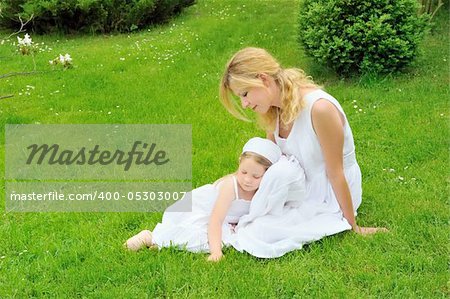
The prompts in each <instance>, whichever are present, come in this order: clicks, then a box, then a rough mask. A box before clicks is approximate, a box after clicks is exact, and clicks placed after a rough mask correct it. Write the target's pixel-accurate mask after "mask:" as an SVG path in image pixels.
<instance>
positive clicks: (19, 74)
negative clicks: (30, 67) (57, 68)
mask: <svg viewBox="0 0 450 299" xmlns="http://www.w3.org/2000/svg"><path fill="white" fill-rule="evenodd" d="M38 73H43V71H31V72H11V73H7V74H4V75H0V79H3V78H7V77H12V76H22V75H23V76H27V75H33V74H38Z"/></svg>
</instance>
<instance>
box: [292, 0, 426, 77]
mask: <svg viewBox="0 0 450 299" xmlns="http://www.w3.org/2000/svg"><path fill="white" fill-rule="evenodd" d="M417 11H418V2H417V0H359V1H353V0H303V1H302V4H301V10H300V20H299V23H300V26H299V29H300V43H301V44H302V45H303V47H304V49H305V52H306V53H307V54H308V55H310V56H312V57H313V58H314V59H315V60H317V61H318V62H320V63H323V64H326V65H328V66H330V67H331V68H333V69H335V70H336V71H337V72H338V73H339V74H342V75H349V74H351V73H355V72H356V73H377V74H378V73H388V72H395V71H399V70H401V69H403V68H404V67H406V66H408V65H409V64H410V63H411V61H412V60H413V59H414V57H415V56H416V55H417V47H418V45H419V43H420V41H421V39H422V37H423V34H424V31H425V28H426V24H427V22H426V17H424V16H418V15H417Z"/></svg>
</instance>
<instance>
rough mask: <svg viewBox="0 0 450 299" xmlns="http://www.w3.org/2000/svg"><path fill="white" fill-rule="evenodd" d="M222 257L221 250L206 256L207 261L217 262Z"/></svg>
mask: <svg viewBox="0 0 450 299" xmlns="http://www.w3.org/2000/svg"><path fill="white" fill-rule="evenodd" d="M222 258H223V253H222V252H215V253H211V254H210V255H209V256H208V262H218V261H220V260H221V259H222Z"/></svg>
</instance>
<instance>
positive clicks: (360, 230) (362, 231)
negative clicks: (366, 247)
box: [353, 225, 389, 236]
mask: <svg viewBox="0 0 450 299" xmlns="http://www.w3.org/2000/svg"><path fill="white" fill-rule="evenodd" d="M353 231H354V232H355V233H357V234H359V235H363V236H368V235H373V234H375V233H379V232H380V233H387V232H389V230H388V229H387V228H385V227H362V226H358V225H356V226H355V227H354V228H353Z"/></svg>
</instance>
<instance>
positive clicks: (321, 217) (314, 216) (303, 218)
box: [231, 90, 362, 258]
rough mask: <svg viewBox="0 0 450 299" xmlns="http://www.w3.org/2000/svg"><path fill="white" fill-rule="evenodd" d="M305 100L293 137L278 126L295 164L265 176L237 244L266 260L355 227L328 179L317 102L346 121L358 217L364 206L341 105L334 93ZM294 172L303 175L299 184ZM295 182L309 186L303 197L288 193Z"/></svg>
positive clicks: (348, 172)
mask: <svg viewBox="0 0 450 299" xmlns="http://www.w3.org/2000/svg"><path fill="white" fill-rule="evenodd" d="M304 99H305V102H306V107H305V108H304V109H303V110H302V111H301V113H300V115H299V116H298V117H297V119H296V120H295V122H294V124H293V127H292V129H291V132H290V134H289V136H288V138H286V139H284V138H281V137H280V136H279V128H278V122H277V126H276V130H275V132H274V136H275V141H276V143H277V144H278V145H279V146H280V148H281V151H282V152H283V154H285V155H286V156H288V159H289V161H288V160H287V159H282V160H280V161H279V162H277V163H275V164H274V165H272V166H271V168H269V170H268V171H267V172H266V174H265V175H264V177H263V181H262V182H261V185H260V188H259V190H258V192H257V193H256V194H255V196H254V197H253V200H252V204H251V207H250V212H249V215H245V216H243V217H242V218H241V221H240V223H239V225H238V226H237V227H236V234H234V235H233V239H232V241H231V243H232V245H233V247H235V248H236V249H237V250H239V251H246V252H248V253H250V254H252V255H254V256H257V257H261V258H274V257H280V256H282V255H284V254H285V253H287V252H289V251H292V250H296V249H300V248H302V246H303V245H304V244H306V243H310V242H312V241H315V240H319V239H321V238H323V237H325V236H329V235H333V234H336V233H339V232H342V231H345V230H349V229H351V226H350V224H349V223H348V222H347V220H346V219H345V218H344V217H343V214H342V211H341V209H340V206H339V203H338V201H337V199H336V196H335V194H334V192H333V188H332V186H331V183H330V181H329V180H328V178H327V175H326V170H325V161H324V157H323V154H322V150H321V147H320V144H319V140H318V138H317V136H316V134H315V132H314V129H313V125H312V119H311V109H312V106H313V104H314V103H315V102H316V101H317V100H319V99H326V100H328V101H330V102H331V103H332V104H333V105H335V106H336V108H337V109H338V110H339V111H340V112H341V114H342V115H343V116H344V118H345V125H344V147H343V153H342V154H343V158H344V173H345V177H346V179H347V182H348V184H349V188H350V193H351V196H352V202H353V207H354V210H355V214H356V209H357V208H358V207H359V205H360V204H361V195H362V189H361V171H360V168H359V166H358V163H357V162H356V157H355V146H354V142H353V134H352V131H351V129H350V126H349V124H348V121H347V118H346V117H345V114H344V111H343V109H342V107H341V105H340V104H339V102H338V101H337V100H336V99H335V98H333V97H332V96H331V95H329V94H328V93H326V92H325V91H323V90H315V91H313V92H311V93H309V94H307V95H306V96H305V97H304ZM302 168H303V170H302ZM303 171H304V173H303ZM294 173H297V174H299V176H298V178H297V179H296V180H295V175H294ZM289 180H291V181H292V182H293V183H289V188H290V189H291V188H292V187H295V185H297V187H296V188H297V190H300V191H301V189H302V188H304V192H297V194H298V195H297V194H296V193H295V192H293V191H290V190H288V191H286V189H287V186H286V185H285V184H283V183H284V182H286V181H289ZM293 197H294V198H293ZM295 199H297V202H296V201H295ZM283 204H284V206H283ZM272 207H275V208H272ZM280 207H281V208H280Z"/></svg>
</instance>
